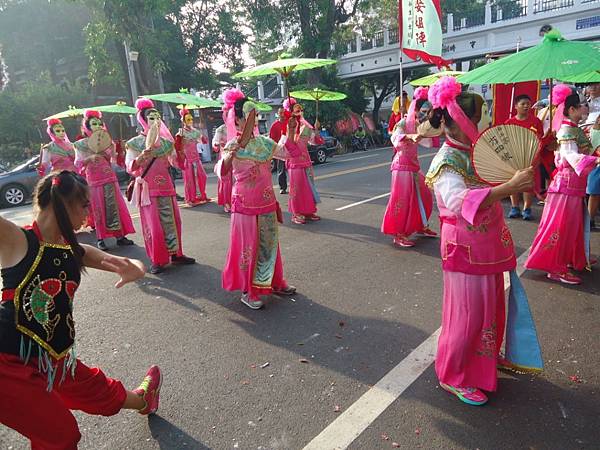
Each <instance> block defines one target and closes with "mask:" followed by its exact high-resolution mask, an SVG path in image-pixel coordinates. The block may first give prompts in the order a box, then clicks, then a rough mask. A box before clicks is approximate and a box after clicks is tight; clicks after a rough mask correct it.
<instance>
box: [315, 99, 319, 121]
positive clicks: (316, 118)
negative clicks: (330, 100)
mask: <svg viewBox="0 0 600 450" xmlns="http://www.w3.org/2000/svg"><path fill="white" fill-rule="evenodd" d="M315 116H316V117H315V123H316V122H318V121H319V100H318V99H317V106H316V113H315Z"/></svg>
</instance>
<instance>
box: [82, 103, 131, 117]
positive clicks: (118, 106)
mask: <svg viewBox="0 0 600 450" xmlns="http://www.w3.org/2000/svg"><path fill="white" fill-rule="evenodd" d="M90 109H95V110H96V111H100V112H103V113H111V114H129V115H132V114H135V113H137V109H135V108H134V107H132V106H128V105H127V103H125V102H117V103H115V104H114V105H103V106H93V107H92V108H90Z"/></svg>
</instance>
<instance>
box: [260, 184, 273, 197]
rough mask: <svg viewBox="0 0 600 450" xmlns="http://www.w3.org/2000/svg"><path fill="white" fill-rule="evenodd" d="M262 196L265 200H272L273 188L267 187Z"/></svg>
mask: <svg viewBox="0 0 600 450" xmlns="http://www.w3.org/2000/svg"><path fill="white" fill-rule="evenodd" d="M262 196H263V198H264V199H265V200H271V199H272V198H273V188H272V187H271V186H267V187H266V188H265V190H264V191H263V195H262Z"/></svg>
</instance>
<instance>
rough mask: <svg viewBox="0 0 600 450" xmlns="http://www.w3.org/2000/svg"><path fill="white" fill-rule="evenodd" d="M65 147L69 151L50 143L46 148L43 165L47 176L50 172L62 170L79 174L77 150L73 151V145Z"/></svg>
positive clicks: (43, 154)
mask: <svg viewBox="0 0 600 450" xmlns="http://www.w3.org/2000/svg"><path fill="white" fill-rule="evenodd" d="M63 145H64V144H63ZM65 146H66V147H67V148H68V150H65V149H64V148H62V147H60V146H59V145H58V144H56V143H54V142H50V143H49V144H48V145H46V146H45V147H44V150H43V152H42V161H41V165H42V168H43V171H44V174H45V175H47V174H49V173H50V172H54V171H61V170H70V171H71V172H77V169H76V168H75V150H74V149H73V144H71V143H69V144H68V145H65Z"/></svg>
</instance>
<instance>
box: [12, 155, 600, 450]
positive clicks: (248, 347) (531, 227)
mask: <svg viewBox="0 0 600 450" xmlns="http://www.w3.org/2000/svg"><path fill="white" fill-rule="evenodd" d="M431 154H432V152H430V151H428V150H424V151H423V153H422V155H423V157H422V158H421V164H422V167H423V168H424V169H425V170H426V169H427V167H428V165H429V162H430V161H431ZM390 160H391V151H390V150H389V149H380V150H373V151H369V152H366V153H360V154H358V153H356V154H351V155H345V156H340V157H335V158H333V159H331V160H330V162H328V163H327V164H324V165H322V166H316V167H315V172H316V175H317V186H318V190H319V192H320V194H321V198H322V203H321V204H320V205H319V214H320V215H321V216H322V218H323V220H322V221H321V222H317V223H309V224H307V225H305V226H299V225H292V224H290V221H289V218H290V217H289V214H287V213H286V223H285V225H284V226H282V227H281V228H280V241H281V248H282V254H283V258H284V264H285V273H286V277H287V279H288V281H289V282H290V283H291V284H293V285H295V286H297V287H298V294H297V295H294V296H293V297H291V298H277V297H273V298H272V299H270V300H269V301H268V302H267V304H266V307H265V308H264V309H262V310H260V311H252V310H250V309H248V308H247V307H245V306H244V305H242V304H241V303H240V302H239V296H238V294H237V293H229V292H225V291H223V290H222V289H221V287H220V274H221V268H222V266H223V263H224V259H225V254H226V251H227V245H228V232H229V229H228V226H229V218H228V216H227V215H226V214H224V213H223V212H222V211H221V209H220V208H219V207H218V206H217V205H216V204H208V205H205V206H201V207H196V208H182V210H181V215H182V220H183V246H184V251H185V253H186V254H188V255H190V256H194V257H195V258H196V259H197V261H198V263H197V264H196V265H193V266H185V267H178V268H170V269H169V270H168V271H166V272H165V273H164V274H161V275H159V276H153V275H148V276H147V277H146V278H145V279H144V280H142V281H140V282H138V283H136V284H134V285H130V286H126V287H124V288H122V289H121V290H115V289H114V288H113V287H112V285H113V284H114V282H115V281H116V280H115V279H114V277H113V276H111V274H107V273H102V272H98V271H94V270H91V271H90V272H89V274H88V275H87V276H86V277H84V279H83V282H82V285H81V287H80V289H79V291H78V295H77V297H76V310H75V318H76V321H77V333H78V338H77V342H78V353H79V355H80V357H81V358H82V359H83V360H84V361H85V362H86V363H87V364H88V365H96V366H98V367H101V368H102V369H103V370H104V371H105V372H106V373H107V374H109V375H110V376H113V377H115V378H119V379H121V380H123V382H124V383H125V385H126V386H127V387H130V388H134V387H136V386H137V384H138V383H139V382H140V380H141V378H142V377H143V376H144V374H145V371H146V369H147V367H148V366H149V365H150V364H153V363H156V364H159V365H160V366H161V367H162V369H163V373H164V383H163V387H162V394H161V408H160V410H159V413H158V414H157V415H156V416H153V417H149V418H146V417H141V416H139V415H138V414H136V413H134V412H131V411H124V412H121V413H120V414H118V415H116V416H113V417H110V418H105V417H94V416H88V415H86V414H82V413H76V416H77V418H78V420H79V424H80V428H81V432H82V435H83V438H82V440H81V443H80V448H83V449H119V450H120V449H157V448H159V449H182V448H189V449H206V448H209V449H233V448H239V449H302V448H304V447H305V446H307V445H308V444H309V443H311V441H312V442H313V444H312V445H313V446H312V448H322V449H324V450H327V449H330V448H331V449H333V448H337V447H339V448H344V447H345V446H348V448H351V449H356V450H358V449H361V450H362V449H387V448H395V447H399V448H405V449H414V448H425V449H454V448H457V449H463V448H464V449H476V448H477V449H482V450H483V449H536V450H538V449H561V450H562V449H579V448H581V449H598V448H600V394H599V384H600V369H599V359H598V354H599V344H598V336H599V331H600V325H599V324H600V320H599V318H600V296H599V293H600V279H599V277H598V269H595V270H594V271H593V272H591V273H586V274H584V275H583V277H584V280H585V283H584V284H583V285H581V286H573V287H566V286H564V285H559V284H556V283H551V282H549V281H547V280H546V279H545V277H544V275H543V274H541V273H538V272H528V271H526V272H524V273H523V275H522V279H523V282H524V285H525V288H526V290H527V292H528V295H529V299H530V304H531V308H532V311H533V314H534V316H535V318H536V322H537V327H538V333H539V336H540V340H541V344H542V349H543V352H544V358H545V363H546V370H545V372H544V373H543V374H541V375H539V376H536V377H531V376H520V375H507V374H502V375H501V379H500V381H499V390H498V392H497V393H496V394H492V395H491V396H490V401H489V403H488V404H487V405H486V406H484V407H472V406H467V405H464V404H462V403H460V402H459V401H458V400H457V399H455V398H454V397H451V396H450V395H449V394H447V393H446V392H444V391H443V390H441V389H440V388H439V387H438V385H437V380H436V377H435V373H434V371H433V367H432V366H431V365H430V362H431V358H432V356H431V355H430V354H429V353H430V350H431V349H432V348H433V349H435V345H434V344H435V336H433V337H431V336H432V334H433V333H434V332H435V331H436V330H437V329H438V327H439V325H440V319H441V290H442V282H441V280H442V276H441V268H440V260H439V247H438V246H439V241H438V240H437V239H426V238H421V239H420V240H419V242H418V245H417V246H416V247H414V248H413V249H399V248H395V247H394V246H392V244H391V239H390V238H388V237H387V236H384V235H382V234H381V233H380V231H379V227H380V224H381V218H382V215H383V211H384V208H385V205H386V202H387V197H385V196H384V195H385V194H386V193H388V192H389V183H390V172H389V162H390ZM178 190H179V192H180V193H182V186H181V185H180V184H179V185H178ZM208 192H209V195H213V196H215V195H216V180H215V178H214V177H210V179H209V189H208ZM278 195H279V194H278ZM279 197H280V202H281V203H282V207H283V208H284V210H285V209H287V208H286V206H287V196H285V195H282V196H279ZM373 197H380V198H377V199H375V200H372V201H368V202H365V203H362V204H358V205H356V206H352V207H347V206H348V205H352V204H354V203H358V202H361V201H363V200H367V199H370V198H373ZM505 206H507V205H505ZM344 207H347V208H345V209H340V208H344ZM30 209H31V207H25V208H21V209H19V210H3V211H2V212H1V213H2V215H3V216H5V217H9V218H12V219H13V220H15V221H17V222H19V223H26V222H28V221H30V218H31V214H30ZM534 210H535V214H536V217H539V215H540V214H541V209H540V207H535V208H534ZM134 217H135V218H134V223H135V225H136V227H137V229H138V231H139V230H140V225H139V218H137V216H134ZM509 226H510V227H511V230H512V232H513V237H514V240H515V243H516V251H517V255H521V254H523V253H524V252H526V251H527V249H528V247H529V245H530V244H531V241H532V238H533V235H534V234H535V230H536V226H537V220H536V221H534V222H529V223H528V222H523V221H521V220H511V221H509ZM432 227H433V228H434V229H436V230H438V229H439V226H438V222H437V217H435V215H434V217H433V219H432ZM80 237H81V240H82V241H87V242H90V243H91V242H93V241H94V239H93V236H91V235H87V234H81V235H80ZM133 239H134V240H135V241H136V243H137V244H138V245H142V241H141V239H140V236H139V235H135V236H134V237H133ZM592 249H593V253H594V254H596V253H598V252H599V249H600V234H593V235H592ZM594 250H595V251H594ZM114 252H115V253H116V254H121V255H128V256H133V257H139V258H142V259H145V253H144V249H143V246H136V247H130V248H124V249H123V248H119V249H116V250H114ZM417 348H418V349H419V350H417V351H415V349H417ZM422 349H424V350H423V352H424V353H420V352H421V350H422ZM428 352H429V353H428ZM422 355H425V356H422ZM391 371H392V373H391V374H390V375H388V376H387V377H386V375H387V374H388V373H390V372H391ZM384 377H386V378H385V379H384V382H380V380H381V379H382V378H384ZM389 380H391V382H390V383H388V381H389ZM378 383H379V384H378ZM392 385H394V386H397V385H404V388H402V389H400V391H401V393H400V394H399V395H395V394H393V395H392V394H390V392H391V391H393V389H391V388H389V386H392ZM373 386H375V387H373ZM400 391H399V392H400ZM369 399H370V401H371V403H369ZM384 402H385V403H384ZM387 404H389V406H388V407H387V408H385V406H387ZM373 405H374V406H373ZM381 405H384V406H383V407H381V408H379V409H381V411H379V409H378V407H379V406H381ZM330 424H332V425H331V427H330V428H327V427H328V426H329V425H330ZM326 428H327V429H326ZM317 437H318V439H323V440H322V441H318V440H315V441H313V440H314V439H316V438H317ZM325 441H326V442H329V443H330V444H327V446H325V445H323V444H314V442H325ZM27 445H28V443H27V441H26V440H25V439H23V438H22V437H20V436H19V435H17V434H16V433H15V432H13V431H12V430H8V429H6V428H3V427H2V426H1V425H0V448H1V449H6V448H13V449H21V448H27ZM315 445H316V446H315Z"/></svg>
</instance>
